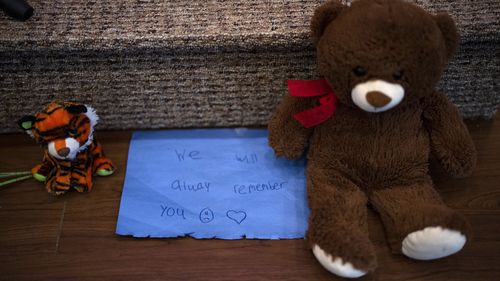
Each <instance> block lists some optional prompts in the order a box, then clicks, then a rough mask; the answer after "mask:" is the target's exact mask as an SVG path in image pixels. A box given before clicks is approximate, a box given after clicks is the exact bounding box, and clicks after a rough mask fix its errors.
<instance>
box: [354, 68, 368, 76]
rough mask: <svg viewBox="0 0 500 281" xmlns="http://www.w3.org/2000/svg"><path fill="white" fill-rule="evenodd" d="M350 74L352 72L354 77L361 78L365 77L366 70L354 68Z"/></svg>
mask: <svg viewBox="0 0 500 281" xmlns="http://www.w3.org/2000/svg"><path fill="white" fill-rule="evenodd" d="M352 72H354V75H356V76H358V77H361V76H365V75H366V69H365V68H364V67H362V66H356V67H355V68H354V69H353V70H352Z"/></svg>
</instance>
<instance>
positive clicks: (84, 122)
mask: <svg viewBox="0 0 500 281" xmlns="http://www.w3.org/2000/svg"><path fill="white" fill-rule="evenodd" d="M97 120H98V117H97V115H96V114H95V111H94V109H93V108H91V107H89V106H86V105H82V104H75V103H59V102H53V103H51V104H49V106H48V107H47V108H46V109H45V110H43V111H40V112H38V113H36V114H35V115H30V116H24V117H23V118H21V120H19V126H20V127H21V128H22V129H23V130H25V131H26V132H27V133H28V134H29V135H31V136H32V137H33V138H34V139H35V140H36V141H37V142H38V143H40V144H41V145H43V146H44V147H46V149H47V150H48V152H49V154H50V155H52V156H53V157H54V158H57V159H64V160H73V159H75V158H76V155H77V154H78V152H80V151H83V150H85V149H86V148H87V147H88V146H89V145H90V144H91V143H92V140H93V132H94V126H95V125H96V123H97Z"/></svg>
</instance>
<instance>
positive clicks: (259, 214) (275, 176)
mask: <svg viewBox="0 0 500 281" xmlns="http://www.w3.org/2000/svg"><path fill="white" fill-rule="evenodd" d="M304 169H305V160H304V159H301V160H296V161H290V160H286V159H277V158H276V157H275V155H274V153H273V151H272V149H271V148H270V147H269V145H268V142H267V131H266V130H262V129H196V130H168V131H138V132H134V133H133V136H132V140H131V143H130V149H129V156H128V163H127V173H126V176H125V184H124V187H123V194H122V199H121V203H120V213H119V216H118V223H117V228H116V233H117V234H119V235H132V236H134V237H178V236H191V237H194V238H221V239H241V238H243V237H246V238H261V239H283V238H302V237H304V234H305V231H306V229H307V218H308V215H309V209H308V207H307V201H306V189H305V185H306V184H305V172H304Z"/></svg>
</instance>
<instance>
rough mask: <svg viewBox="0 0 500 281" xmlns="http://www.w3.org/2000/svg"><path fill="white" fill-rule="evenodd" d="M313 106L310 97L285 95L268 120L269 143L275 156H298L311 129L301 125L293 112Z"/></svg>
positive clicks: (306, 141) (291, 157)
mask: <svg viewBox="0 0 500 281" xmlns="http://www.w3.org/2000/svg"><path fill="white" fill-rule="evenodd" d="M312 106H313V103H312V100H311V99H304V98H297V97H292V96H288V95H287V96H285V97H284V98H283V100H282V101H281V103H280V104H279V105H278V107H277V109H276V111H275V112H274V114H273V115H272V117H271V120H270V121H269V125H268V130H269V145H270V146H271V147H272V148H273V149H274V152H275V153H276V155H277V156H285V157H287V158H289V159H295V158H298V157H300V156H301V155H302V154H303V153H304V150H305V148H306V146H307V143H308V141H309V137H310V136H311V133H312V130H313V129H308V128H305V127H304V126H302V125H301V124H300V123H299V122H298V121H297V120H295V119H294V118H293V114H295V113H298V112H301V111H304V110H306V109H309V108H311V107H312Z"/></svg>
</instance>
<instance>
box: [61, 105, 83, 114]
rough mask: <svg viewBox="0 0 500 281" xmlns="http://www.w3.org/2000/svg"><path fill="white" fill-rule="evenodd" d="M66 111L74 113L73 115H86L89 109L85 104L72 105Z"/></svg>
mask: <svg viewBox="0 0 500 281" xmlns="http://www.w3.org/2000/svg"><path fill="white" fill-rule="evenodd" d="M66 110H67V111H68V112H69V113H72V114H80V113H86V112H87V107H86V106H85V105H83V104H79V105H70V106H67V107H66Z"/></svg>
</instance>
